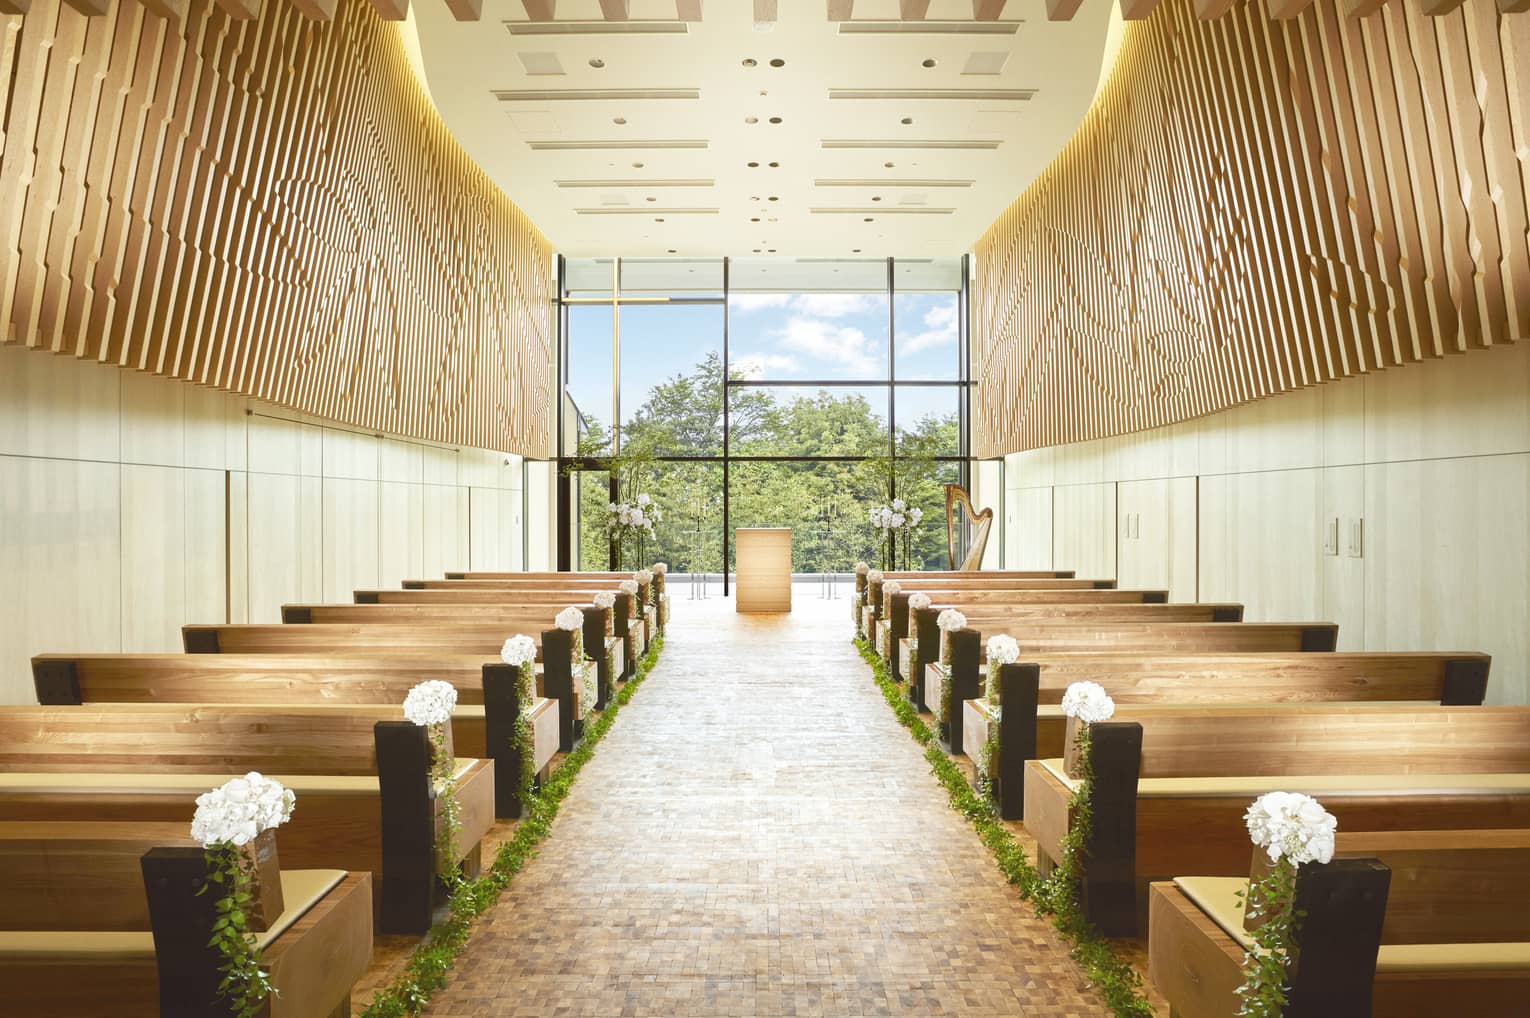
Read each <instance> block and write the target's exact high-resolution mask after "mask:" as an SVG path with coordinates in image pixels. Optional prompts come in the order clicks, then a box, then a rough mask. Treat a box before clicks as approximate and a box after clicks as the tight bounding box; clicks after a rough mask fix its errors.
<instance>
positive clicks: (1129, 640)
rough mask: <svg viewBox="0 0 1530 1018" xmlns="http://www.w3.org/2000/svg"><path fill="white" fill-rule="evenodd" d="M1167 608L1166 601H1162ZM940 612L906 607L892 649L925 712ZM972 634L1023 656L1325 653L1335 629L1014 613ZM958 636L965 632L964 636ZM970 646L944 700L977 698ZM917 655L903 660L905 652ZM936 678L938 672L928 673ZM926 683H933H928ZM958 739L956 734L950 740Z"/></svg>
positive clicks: (936, 654) (907, 655) (1336, 632)
mask: <svg viewBox="0 0 1530 1018" xmlns="http://www.w3.org/2000/svg"><path fill="white" fill-rule="evenodd" d="M1167 607H1174V606H1167ZM939 615H940V612H939V611H938V610H937V609H936V608H934V607H933V606H932V607H930V608H925V609H921V610H919V611H916V612H914V621H913V623H912V625H913V627H914V640H913V641H912V642H913V643H914V647H913V649H912V651H911V648H910V641H909V640H903V641H901V642H900V644H899V647H898V654H899V655H900V661H899V668H900V669H901V670H902V672H903V674H906V675H907V676H909V681H910V685H911V687H912V689H913V692H914V694H915V703H916V704H917V705H918V706H919V707H920V709H921V710H929V709H930V707H929V692H928V690H929V689H930V688H931V687H930V678H929V675H928V674H927V673H928V672H929V669H930V666H932V665H934V666H936V668H937V671H938V667H939V656H940V629H939V627H938V626H937V625H936V619H937V618H938V617H939ZM966 632H968V633H973V634H975V638H976V641H977V642H976V643H974V644H973V646H974V647H978V646H980V645H981V644H982V642H983V641H985V640H988V639H991V638H992V637H994V636H996V635H998V634H1000V633H1002V634H1005V635H1008V636H1012V637H1014V638H1015V640H1016V641H1017V642H1018V643H1019V644H1020V652H1021V654H1022V655H1024V656H1025V657H1027V658H1028V657H1029V656H1030V655H1032V654H1057V653H1071V652H1075V651H1090V650H1111V649H1116V650H1139V651H1152V652H1154V653H1164V652H1170V651H1185V652H1227V651H1302V652H1311V651H1331V650H1333V649H1334V647H1335V645H1336V644H1337V642H1338V638H1339V627H1338V626H1336V625H1334V624H1333V623H1331V622H1144V621H1140V620H1137V621H1133V620H1124V621H1116V620H1110V619H1100V620H1096V621H1094V622H1074V621H1065V622H1053V621H1050V620H1044V619H1043V620H1038V619H1025V618H1018V619H1013V620H1003V619H997V618H991V617H990V618H984V619H983V620H982V627H981V629H978V628H975V627H974V628H968V629H967V630H966ZM963 639H964V640H969V639H973V637H964V638H963ZM977 653H980V652H978V651H974V652H973V653H971V654H968V655H967V656H966V657H964V659H963V661H962V662H961V663H959V667H958V668H954V669H953V675H952V702H953V703H958V704H959V703H960V702H961V701H962V700H970V699H973V698H974V697H976V696H977V689H978V682H979V678H980V671H979V662H978V660H977V658H976V657H975V656H974V655H975V654H977ZM911 654H912V656H913V657H915V658H917V660H913V661H910V655H911ZM935 678H936V682H937V683H938V682H939V678H940V676H939V675H938V674H937V675H936V677H935ZM934 688H937V689H938V688H939V686H938V685H936V686H935V687H934ZM956 745H957V746H960V745H961V739H960V738H958V739H957V740H956Z"/></svg>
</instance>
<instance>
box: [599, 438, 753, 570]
mask: <svg viewBox="0 0 1530 1018" xmlns="http://www.w3.org/2000/svg"><path fill="white" fill-rule="evenodd" d="M722 475H723V470H722V464H721V463H700V462H698V463H674V462H669V463H644V464H642V465H640V466H637V467H634V468H629V469H628V470H625V471H624V472H623V475H622V482H621V493H622V498H623V499H624V500H626V501H628V502H632V501H636V499H637V497H638V495H640V494H645V495H647V496H649V497H650V498H651V499H653V501H654V504H655V505H657V506H658V507H659V512H660V519H659V522H658V523H657V524H655V526H654V537H653V538H652V540H650V541H649V542H648V546H647V547H646V548H644V549H637V548H623V549H622V565H623V568H632V569H639V568H644V567H646V566H648V565H652V564H653V563H654V562H665V563H668V565H669V570H670V573H671V574H675V573H691V572H702V573H720V572H722V554H723V547H722V535H723V530H722V502H723V491H722ZM603 504H604V503H603Z"/></svg>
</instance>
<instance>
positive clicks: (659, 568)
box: [653, 562, 669, 576]
mask: <svg viewBox="0 0 1530 1018" xmlns="http://www.w3.org/2000/svg"><path fill="white" fill-rule="evenodd" d="M653 571H654V572H656V573H658V574H659V575H660V576H665V575H667V574H668V573H669V563H668V562H655V563H654V564H653Z"/></svg>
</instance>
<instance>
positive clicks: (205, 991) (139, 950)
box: [0, 807, 372, 1018]
mask: <svg viewBox="0 0 1530 1018" xmlns="http://www.w3.org/2000/svg"><path fill="white" fill-rule="evenodd" d="M300 808H301V807H300ZM189 826H190V814H189V813H188V814H187V817H186V818H185V819H183V820H182V821H179V822H174V823H170V822H165V823H98V822H70V821H64V822H3V823H0V1000H3V1001H4V1005H3V1009H4V1012H5V1013H6V1014H8V1015H17V1016H25V1015H50V1016H57V1018H99V1016H102V1015H113V1016H120V1018H157V1016H159V1015H160V1014H179V1015H190V1014H199V1015H200V1014H214V1013H216V1012H214V1011H213V1010H212V1009H211V1008H209V1007H206V1006H204V1005H208V1004H210V1003H211V1001H212V999H213V997H212V994H213V993H215V992H216V991H215V989H214V987H215V986H216V982H217V980H219V979H221V975H220V974H219V972H218V965H219V963H220V962H221V957H220V956H219V955H217V954H216V953H215V952H213V951H211V950H209V949H208V948H207V942H208V940H209V939H210V937H211V935H212V921H213V913H212V908H211V906H212V898H211V897H210V896H202V897H200V898H198V897H197V896H196V889H197V887H198V886H200V884H201V882H202V881H203V880H205V876H206V862H205V860H204V858H203V854H202V849H201V847H200V846H199V845H198V844H197V843H196V842H193V841H192V840H191V839H190V838H189V837H187V830H188V828H189ZM278 861H280V860H278ZM281 880H282V889H283V897H284V899H285V903H286V911H285V912H284V913H283V914H282V915H281V916H280V917H277V918H276V921H275V922H273V923H269V924H267V925H266V929H264V930H261V931H260V934H259V939H260V951H261V966H262V967H263V968H265V969H267V970H268V971H269V973H270V977H271V982H272V984H273V985H274V986H275V988H276V991H277V993H276V996H275V997H273V998H272V999H271V1002H270V1012H269V1013H270V1016H271V1018H331V1016H338V1015H349V1014H350V994H351V987H352V985H353V984H354V983H355V982H356V980H358V979H359V978H360V977H361V976H362V975H364V974H365V972H366V970H367V966H368V965H369V964H370V962H371V958H372V890H371V887H372V877H371V874H369V873H347V872H345V871H343V870H333V869H326V870H306V871H305V870H299V869H296V868H283V870H282V873H281ZM188 906H189V907H188ZM156 946H158V947H159V948H160V949H159V950H158V951H156ZM162 1009H163V1010H162Z"/></svg>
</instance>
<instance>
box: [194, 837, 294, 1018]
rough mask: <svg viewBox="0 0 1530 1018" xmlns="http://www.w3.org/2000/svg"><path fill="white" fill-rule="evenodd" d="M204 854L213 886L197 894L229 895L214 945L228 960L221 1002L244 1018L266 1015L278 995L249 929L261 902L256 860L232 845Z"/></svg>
mask: <svg viewBox="0 0 1530 1018" xmlns="http://www.w3.org/2000/svg"><path fill="white" fill-rule="evenodd" d="M204 854H205V856H206V859H207V870H208V882H207V883H206V884H204V885H203V886H202V889H201V890H200V891H198V892H197V893H198V894H203V893H205V892H206V891H207V889H208V888H209V887H212V886H213V885H214V884H217V885H218V886H219V887H220V888H222V889H223V892H224V893H223V897H221V898H219V899H218V900H217V901H216V902H215V903H214V904H213V911H214V912H215V913H216V915H217V918H216V919H214V920H213V935H212V940H211V941H210V942H209V946H211V947H215V948H217V949H218V953H219V954H221V955H222V956H223V964H222V965H219V966H218V971H219V972H221V973H223V979H222V981H220V982H219V983H218V999H219V1000H221V1001H222V1002H223V1003H225V1004H226V1005H228V1009H229V1010H230V1011H231V1012H233V1013H234V1014H235V1015H236V1016H238V1018H254V1016H255V1015H258V1014H260V1013H261V1012H262V1009H263V1008H264V1007H265V1004H266V998H267V997H271V996H274V995H275V993H276V989H275V988H274V987H273V986H272V985H271V977H270V973H268V972H266V971H265V970H264V969H262V968H261V967H260V952H259V951H258V950H257V949H256V944H257V943H258V940H257V938H256V936H255V934H254V932H252V931H251V930H250V925H249V918H248V915H249V909H250V906H251V905H252V904H253V903H254V901H255V895H254V894H253V893H252V892H251V890H250V885H251V884H252V883H253V882H254V877H253V874H252V872H251V871H252V870H253V868H254V866H255V860H254V859H253V858H252V857H251V856H250V854H249V853H247V852H244V851H242V850H241V849H239V848H237V847H235V846H234V845H233V844H232V843H230V842H226V841H225V842H220V843H218V844H216V845H213V846H211V847H209V848H206V849H204Z"/></svg>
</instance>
